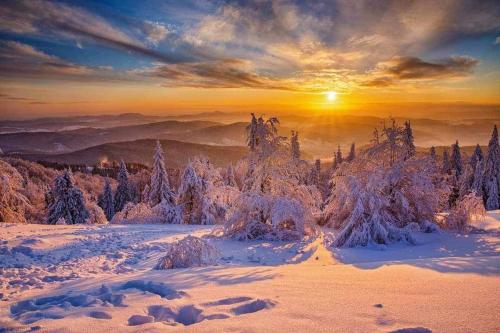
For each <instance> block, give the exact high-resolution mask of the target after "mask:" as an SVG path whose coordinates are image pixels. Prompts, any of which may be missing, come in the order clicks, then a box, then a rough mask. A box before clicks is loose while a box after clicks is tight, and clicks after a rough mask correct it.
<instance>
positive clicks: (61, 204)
mask: <svg viewBox="0 0 500 333" xmlns="http://www.w3.org/2000/svg"><path fill="white" fill-rule="evenodd" d="M51 196H52V198H53V202H52V203H51V204H50V206H49V207H48V216H47V224H56V223H57V221H58V220H59V219H61V218H63V219H64V220H65V221H66V224H77V223H85V221H86V220H87V218H88V217H89V212H88V210H87V208H86V207H85V200H84V198H83V193H82V191H81V190H80V189H79V188H78V187H76V186H75V185H74V184H73V177H72V175H71V171H64V172H63V174H62V175H60V176H58V177H57V178H56V179H55V181H54V187H53V189H52V193H51Z"/></svg>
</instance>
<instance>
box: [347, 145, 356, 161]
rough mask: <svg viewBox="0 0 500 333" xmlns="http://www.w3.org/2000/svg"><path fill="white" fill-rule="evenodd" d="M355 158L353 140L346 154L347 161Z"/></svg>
mask: <svg viewBox="0 0 500 333" xmlns="http://www.w3.org/2000/svg"><path fill="white" fill-rule="evenodd" d="M355 158H356V144H355V143H354V142H353V143H352V144H351V149H350V150H349V155H348V156H347V160H346V161H347V162H352V161H354V159H355Z"/></svg>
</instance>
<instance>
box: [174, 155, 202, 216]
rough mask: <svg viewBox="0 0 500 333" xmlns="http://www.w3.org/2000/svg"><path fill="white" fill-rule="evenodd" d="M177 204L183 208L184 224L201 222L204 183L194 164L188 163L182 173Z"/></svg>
mask: <svg viewBox="0 0 500 333" xmlns="http://www.w3.org/2000/svg"><path fill="white" fill-rule="evenodd" d="M177 204H178V205H179V206H180V207H181V208H182V216H183V217H182V219H183V222H184V224H200V223H201V218H202V213H203V184H202V180H201V179H200V178H199V177H198V175H197V174H196V171H195V170H194V168H193V166H192V165H191V164H188V165H187V166H186V169H184V173H183V174H182V179H181V184H180V186H179V195H178V198H177Z"/></svg>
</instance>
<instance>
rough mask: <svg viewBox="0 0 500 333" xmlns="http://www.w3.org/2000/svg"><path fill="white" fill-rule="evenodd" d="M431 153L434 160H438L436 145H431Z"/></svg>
mask: <svg viewBox="0 0 500 333" xmlns="http://www.w3.org/2000/svg"><path fill="white" fill-rule="evenodd" d="M429 155H430V156H431V158H432V160H433V161H436V159H437V155H436V147H434V146H432V147H431V149H430V151H429Z"/></svg>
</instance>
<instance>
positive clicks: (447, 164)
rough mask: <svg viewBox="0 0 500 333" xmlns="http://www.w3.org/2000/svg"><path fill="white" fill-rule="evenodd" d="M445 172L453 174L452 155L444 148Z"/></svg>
mask: <svg viewBox="0 0 500 333" xmlns="http://www.w3.org/2000/svg"><path fill="white" fill-rule="evenodd" d="M443 173H446V174H449V175H450V174H451V163H450V157H449V155H448V149H446V148H445V149H444V151H443Z"/></svg>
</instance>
